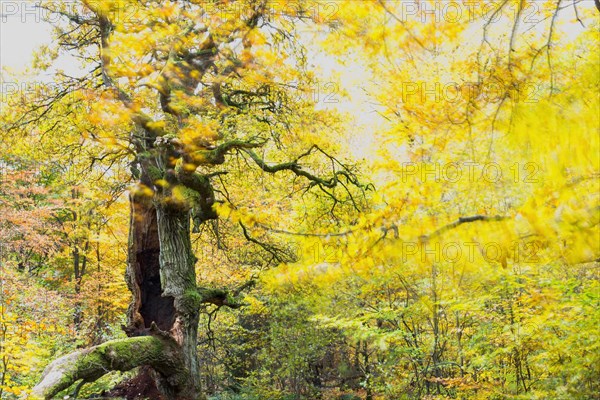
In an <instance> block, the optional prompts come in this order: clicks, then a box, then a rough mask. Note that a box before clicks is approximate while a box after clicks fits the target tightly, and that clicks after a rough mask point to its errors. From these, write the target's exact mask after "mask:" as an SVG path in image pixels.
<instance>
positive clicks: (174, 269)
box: [157, 205, 203, 400]
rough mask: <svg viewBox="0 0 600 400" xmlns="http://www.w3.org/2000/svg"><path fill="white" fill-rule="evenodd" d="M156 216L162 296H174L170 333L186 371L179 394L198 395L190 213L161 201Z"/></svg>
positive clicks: (196, 308)
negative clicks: (179, 348)
mask: <svg viewBox="0 0 600 400" xmlns="http://www.w3.org/2000/svg"><path fill="white" fill-rule="evenodd" d="M157 217H158V218H157V219H158V236H159V240H160V249H161V251H160V275H161V282H162V284H163V296H169V297H171V298H173V299H174V307H175V313H174V316H175V321H174V323H173V326H172V328H171V330H170V334H171V336H172V337H173V338H174V339H175V341H176V342H177V344H178V345H179V346H181V351H182V356H183V361H184V364H185V366H186V368H187V370H188V373H189V382H188V384H187V387H186V389H185V391H184V392H183V393H180V394H179V396H182V397H180V398H189V399H194V400H196V399H201V398H203V396H202V395H201V384H200V374H199V368H198V357H197V341H198V323H199V318H200V311H199V309H200V303H201V301H202V298H201V296H200V295H199V294H198V290H197V286H196V270H195V264H196V257H195V256H194V254H193V252H192V244H191V240H190V215H189V211H188V210H187V209H177V208H172V207H168V206H165V205H161V206H159V207H157ZM159 389H160V388H159Z"/></svg>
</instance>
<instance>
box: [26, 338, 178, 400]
mask: <svg viewBox="0 0 600 400" xmlns="http://www.w3.org/2000/svg"><path fill="white" fill-rule="evenodd" d="M171 350H172V348H171V344H170V343H169V342H168V341H167V340H165V339H161V338H158V337H154V336H141V337H133V338H127V339H117V340H111V341H108V342H106V343H103V344H101V345H98V346H94V347H91V348H89V349H85V350H79V351H76V352H74V353H71V354H68V355H66V356H63V357H61V358H59V359H57V360H54V361H53V362H52V363H50V365H48V366H47V367H46V369H45V370H44V373H43V374H42V378H41V380H40V382H39V383H38V384H37V385H36V386H35V387H34V388H33V392H32V394H33V396H35V397H36V398H44V399H50V398H52V397H54V396H55V395H56V394H57V393H59V392H60V391H62V390H64V389H67V388H68V387H70V386H71V385H73V384H74V383H75V382H77V381H83V382H93V381H95V380H97V379H98V378H100V377H101V376H103V375H105V374H107V373H108V372H110V371H129V370H131V369H133V368H135V367H138V366H141V365H150V366H152V367H153V368H154V369H156V370H158V371H160V372H161V373H163V374H165V375H166V376H170V377H172V378H173V381H174V382H181V383H182V384H183V383H184V382H185V379H186V377H185V375H186V370H185V368H184V367H183V363H182V361H181V360H180V358H179V357H178V356H177V353H176V352H175V351H171Z"/></svg>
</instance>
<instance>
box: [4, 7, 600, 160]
mask: <svg viewBox="0 0 600 400" xmlns="http://www.w3.org/2000/svg"><path fill="white" fill-rule="evenodd" d="M33 4H34V2H33V1H27V0H15V1H13V0H0V71H1V73H0V83H1V85H0V97H3V95H4V94H5V93H4V92H7V87H8V86H7V82H8V83H10V82H12V81H13V79H12V78H10V77H9V76H7V74H6V73H5V71H9V72H10V73H11V74H14V73H16V74H17V76H18V78H19V81H20V82H27V81H36V82H40V81H42V82H49V81H51V79H52V73H51V72H48V73H45V74H44V75H42V76H35V77H33V76H27V75H23V73H24V72H25V70H26V68H27V67H28V66H29V65H30V64H31V62H32V61H33V57H32V52H33V51H34V50H35V49H36V48H38V47H39V46H40V45H43V44H50V41H51V36H50V34H51V25H50V24H49V23H48V22H45V21H44V18H43V17H44V16H45V15H44V13H45V11H43V10H40V9H37V8H35V7H34V6H33ZM580 7H581V9H586V8H588V7H589V8H594V5H593V0H584V1H583V2H581V3H580ZM563 13H564V14H572V15H568V16H567V15H565V16H566V17H567V18H566V19H567V20H569V19H570V20H573V19H574V12H573V9H572V8H570V7H567V8H566V9H565V11H563ZM563 18H565V17H563ZM55 19H56V18H55ZM582 30H583V28H582V27H581V26H580V25H579V24H578V23H577V22H575V21H574V22H573V23H569V24H568V25H567V32H568V33H567V36H570V37H575V36H577V34H578V33H580V32H581V31H582ZM310 58H312V62H311V64H314V65H315V66H316V67H317V70H318V71H320V73H319V75H318V76H320V80H321V82H322V84H320V86H322V87H321V88H320V93H319V101H318V102H317V104H316V105H317V107H318V108H334V109H338V110H340V111H344V112H349V113H350V114H351V116H352V117H351V118H352V119H353V121H352V122H351V123H350V124H351V126H352V131H354V132H356V133H355V135H353V136H354V138H353V139H352V141H353V143H352V144H351V147H352V151H353V153H355V154H354V156H356V157H360V158H362V157H371V156H372V155H373V151H374V150H375V149H374V148H373V145H374V140H375V139H374V136H373V132H374V130H375V129H376V127H378V126H381V124H382V123H383V118H382V117H380V116H379V115H378V114H377V112H376V111H375V109H374V106H373V105H372V102H371V101H370V99H369V96H368V95H367V93H366V92H365V88H366V87H368V86H370V84H369V82H368V81H365V77H366V76H367V75H368V74H367V73H366V72H365V70H364V66H361V65H358V64H356V65H354V64H352V63H348V64H346V65H344V66H342V65H341V64H339V63H338V62H336V60H335V58H334V57H332V56H331V55H328V54H326V53H325V52H323V51H320V52H317V53H312V54H309V59H310ZM56 67H58V68H60V69H63V70H65V71H66V72H67V73H70V74H72V75H76V74H77V71H78V69H77V62H76V61H75V60H73V59H69V56H67V55H65V56H61V57H60V58H59V60H58V61H57V62H56ZM333 71H335V72H336V73H338V74H339V82H340V83H341V86H340V87H336V86H333V85H331V84H330V82H331V80H332V72H333ZM13 85H14V84H13ZM327 85H329V86H327ZM340 90H341V91H346V92H348V94H349V95H350V99H347V98H343V97H342V96H339V95H337V94H336V91H340ZM326 99H328V100H335V102H331V101H325V100H326ZM1 104H2V101H0V106H1Z"/></svg>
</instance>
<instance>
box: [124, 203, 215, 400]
mask: <svg viewBox="0 0 600 400" xmlns="http://www.w3.org/2000/svg"><path fill="white" fill-rule="evenodd" d="M142 193H143V192H142ZM130 200H131V226H130V240H129V260H128V265H127V274H126V275H127V282H128V286H129V289H130V290H131V292H132V295H133V298H132V302H131V304H130V306H129V310H128V313H127V314H128V326H127V327H126V328H125V331H126V332H127V334H128V335H129V336H141V335H147V334H149V333H150V334H151V331H152V329H151V328H152V324H153V323H154V324H155V325H156V327H157V328H158V329H160V331H162V332H165V333H168V334H169V335H170V336H171V337H172V338H173V339H174V340H175V342H176V343H177V344H178V346H179V351H180V353H181V354H180V357H181V359H182V360H183V361H184V365H185V367H186V369H187V371H188V374H187V378H186V382H185V384H184V385H183V386H181V385H179V384H178V385H173V383H172V382H170V380H169V379H167V377H166V376H165V375H164V374H162V373H160V372H157V371H154V372H153V373H152V377H153V379H154V381H155V382H156V386H157V388H158V389H159V391H160V392H161V393H163V395H164V396H165V397H166V398H172V399H193V400H196V399H201V398H203V397H202V394H201V387H200V386H201V385H200V377H199V371H198V364H197V349H196V346H197V333H198V321H199V307H198V306H199V304H198V298H197V296H198V295H197V289H196V274H195V268H194V265H195V261H196V260H195V257H194V255H193V252H192V248H191V241H190V223H189V220H190V219H189V213H188V211H186V210H180V209H172V208H168V207H166V206H160V207H156V206H155V204H154V202H153V199H152V198H150V197H146V196H143V195H140V194H134V195H132V197H131V199H130ZM141 373H142V374H144V373H149V371H147V370H142V371H141Z"/></svg>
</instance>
